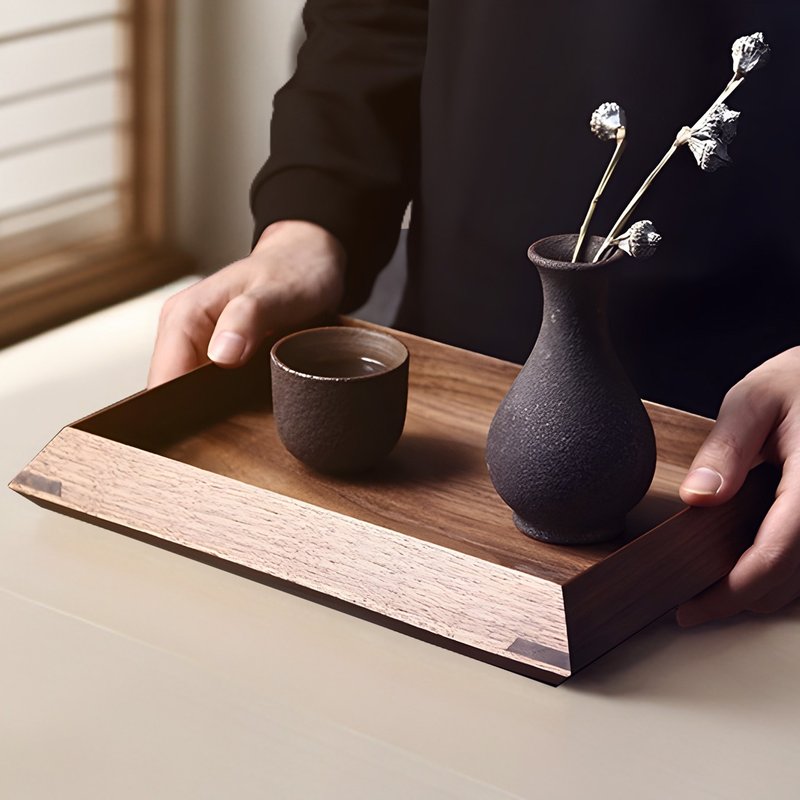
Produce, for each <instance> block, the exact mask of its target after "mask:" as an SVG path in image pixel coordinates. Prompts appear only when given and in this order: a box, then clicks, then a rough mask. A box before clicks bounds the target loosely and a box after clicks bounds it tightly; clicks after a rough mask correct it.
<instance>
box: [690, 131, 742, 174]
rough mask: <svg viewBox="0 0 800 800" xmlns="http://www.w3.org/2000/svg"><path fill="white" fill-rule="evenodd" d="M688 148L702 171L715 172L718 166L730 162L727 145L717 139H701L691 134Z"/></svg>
mask: <svg viewBox="0 0 800 800" xmlns="http://www.w3.org/2000/svg"><path fill="white" fill-rule="evenodd" d="M689 149H690V150H691V151H692V155H693V156H694V158H695V161H697V165H698V166H699V167H700V169H701V170H703V172H716V171H717V170H718V169H719V168H720V167H724V166H726V165H727V164H730V163H731V161H732V159H731V157H730V156H729V155H728V146H727V145H726V144H725V143H724V142H721V141H720V140H719V139H713V138H711V139H701V138H698V137H695V136H692V138H691V139H689Z"/></svg>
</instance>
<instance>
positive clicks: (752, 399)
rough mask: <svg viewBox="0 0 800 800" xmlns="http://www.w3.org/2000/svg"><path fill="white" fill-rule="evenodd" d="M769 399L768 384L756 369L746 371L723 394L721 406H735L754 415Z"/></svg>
mask: <svg viewBox="0 0 800 800" xmlns="http://www.w3.org/2000/svg"><path fill="white" fill-rule="evenodd" d="M770 400H771V394H770V390H769V385H768V384H767V383H765V382H764V381H762V380H761V375H760V373H759V372H758V370H757V369H756V370H753V372H750V373H748V374H747V375H746V376H745V377H744V378H742V380H740V381H739V382H738V383H736V384H734V385H733V387H731V389H730V390H728V392H727V393H726V394H725V398H724V400H723V406H725V405H728V406H736V408H737V409H740V410H741V411H742V412H744V413H746V414H748V415H751V416H752V415H755V414H757V413H758V412H759V411H761V410H762V409H763V408H764V406H765V405H766V404H768V403H769V402H770Z"/></svg>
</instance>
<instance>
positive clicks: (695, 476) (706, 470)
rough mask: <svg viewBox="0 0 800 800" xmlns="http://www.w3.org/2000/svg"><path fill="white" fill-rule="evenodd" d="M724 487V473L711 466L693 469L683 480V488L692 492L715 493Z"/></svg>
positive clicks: (709, 494) (707, 494) (708, 494)
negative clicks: (721, 473)
mask: <svg viewBox="0 0 800 800" xmlns="http://www.w3.org/2000/svg"><path fill="white" fill-rule="evenodd" d="M721 488H722V475H720V474H719V472H717V471H716V470H715V469H711V468H710V467H698V468H697V469H693V470H692V471H691V472H690V473H689V474H688V475H687V476H686V477H685V478H684V480H683V483H682V484H681V489H683V491H684V492H690V493H691V494H701V495H706V496H711V495H715V494H716V493H717V492H718V491H719V490H720V489H721Z"/></svg>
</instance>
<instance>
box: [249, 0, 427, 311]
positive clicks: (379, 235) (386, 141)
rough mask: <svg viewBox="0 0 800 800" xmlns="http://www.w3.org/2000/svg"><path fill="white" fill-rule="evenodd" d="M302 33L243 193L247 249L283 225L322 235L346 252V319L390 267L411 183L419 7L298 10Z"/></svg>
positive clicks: (423, 5)
mask: <svg viewBox="0 0 800 800" xmlns="http://www.w3.org/2000/svg"><path fill="white" fill-rule="evenodd" d="M303 23H304V25H305V28H306V33H307V39H306V42H305V43H304V44H303V46H302V48H301V49H300V53H299V54H298V59H297V69H296V71H295V74H294V75H293V77H292V78H291V80H290V81H289V82H288V83H287V84H286V85H285V86H284V87H283V88H282V89H280V91H278V93H277V94H276V95H275V100H274V110H273V116H272V125H271V130H270V133H271V146H270V150H271V153H270V156H269V159H268V160H267V162H266V164H264V166H263V167H262V168H261V170H260V171H259V173H258V175H257V176H256V178H255V180H254V182H253V186H252V189H251V193H250V203H251V207H252V210H253V215H254V218H255V235H254V240H253V241H254V243H255V241H257V239H258V237H259V236H260V235H261V233H262V232H263V230H264V228H266V227H267V226H268V225H269V224H271V223H272V222H275V221H277V220H281V219H303V220H307V221H309V222H315V223H317V224H318V225H321V226H322V227H324V228H326V229H327V230H329V231H330V232H331V233H332V234H334V235H335V236H336V237H337V238H338V239H339V241H341V243H342V245H343V246H344V249H345V251H346V253H347V286H346V291H345V298H344V300H343V302H342V304H341V310H343V311H352V310H353V309H355V308H357V307H358V306H359V305H361V303H363V302H364V301H365V300H366V299H367V297H368V296H369V292H370V291H371V288H372V284H373V282H374V280H375V276H376V275H377V273H378V272H379V271H380V269H381V268H382V267H383V266H384V265H385V264H386V262H387V261H388V260H389V258H390V257H391V255H392V252H393V250H394V247H395V244H396V242H397V237H398V233H399V228H400V223H401V220H402V216H403V212H404V210H405V207H406V205H407V204H408V201H409V199H410V197H411V194H412V192H413V189H414V186H415V185H416V181H417V174H418V162H419V156H418V154H419V102H420V82H421V75H422V68H423V63H424V58H425V40H426V33H427V0H308V1H307V3H306V6H305V9H304V11H303Z"/></svg>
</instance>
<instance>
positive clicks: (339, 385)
mask: <svg viewBox="0 0 800 800" xmlns="http://www.w3.org/2000/svg"><path fill="white" fill-rule="evenodd" d="M408 358H409V357H408V350H407V349H406V347H405V345H403V344H402V343H401V342H400V341H398V340H397V339H396V338H395V337H393V336H390V335H388V334H385V333H380V332H378V331H372V330H368V329H366V328H349V327H336V326H334V327H324V328H309V329H307V330H303V331H297V332H296V333H291V334H289V335H288V336H284V337H283V338H282V339H280V340H279V341H277V342H276V343H275V344H274V345H273V346H272V351H271V353H270V362H271V363H270V370H271V374H272V406H273V414H274V415H275V424H276V427H277V430H278V436H279V437H280V439H281V441H282V442H283V444H284V446H285V447H286V449H287V450H288V451H289V452H290V453H291V454H292V455H293V456H295V458H297V459H299V460H300V461H302V462H303V463H304V464H307V465H308V466H310V467H313V468H314V469H317V470H320V471H321V472H329V473H348V472H358V471H360V470H364V469H367V468H368V467H370V466H372V465H374V464H376V463H377V462H378V461H380V460H381V459H382V458H384V457H385V456H386V455H388V453H389V451H390V450H391V449H392V448H393V447H394V446H395V444H396V443H397V440H398V439H399V438H400V434H401V433H402V432H403V425H404V423H405V417H406V400H407V397H408Z"/></svg>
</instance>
